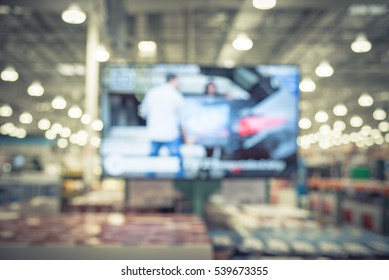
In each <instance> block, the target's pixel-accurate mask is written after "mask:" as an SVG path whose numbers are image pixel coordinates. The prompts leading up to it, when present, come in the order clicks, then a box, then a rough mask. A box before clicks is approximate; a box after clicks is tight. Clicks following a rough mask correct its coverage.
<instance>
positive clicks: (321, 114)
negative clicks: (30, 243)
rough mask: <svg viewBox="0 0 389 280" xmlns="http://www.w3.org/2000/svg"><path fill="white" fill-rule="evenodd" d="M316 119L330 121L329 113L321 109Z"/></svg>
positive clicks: (322, 121)
mask: <svg viewBox="0 0 389 280" xmlns="http://www.w3.org/2000/svg"><path fill="white" fill-rule="evenodd" d="M315 120H316V121H317V122H320V123H324V122H326V121H328V114H327V113H326V112H324V111H319V112H317V113H316V114H315Z"/></svg>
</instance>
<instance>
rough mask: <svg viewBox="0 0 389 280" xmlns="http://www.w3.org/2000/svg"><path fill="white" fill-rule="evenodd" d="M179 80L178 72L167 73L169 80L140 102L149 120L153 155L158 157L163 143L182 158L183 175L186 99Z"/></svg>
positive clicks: (147, 94)
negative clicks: (181, 147) (183, 132)
mask: <svg viewBox="0 0 389 280" xmlns="http://www.w3.org/2000/svg"><path fill="white" fill-rule="evenodd" d="M178 87H179V79H178V77H177V75H175V74H168V75H167V76H166V83H163V84H161V85H158V86H156V87H154V88H152V89H150V90H149V91H148V92H147V93H146V96H145V98H144V99H143V101H142V103H141V104H140V115H141V116H142V117H144V118H145V119H146V126H147V132H148V136H149V139H150V144H151V149H150V154H149V155H150V156H153V157H155V156H158V155H159V151H160V149H161V148H162V147H163V146H166V147H167V149H168V150H169V154H170V156H174V157H178V158H179V161H180V171H179V174H177V176H181V175H182V156H181V153H180V146H181V143H182V140H181V135H182V131H181V125H180V116H181V110H182V107H183V104H184V98H183V96H182V94H181V92H180V91H179V90H178Z"/></svg>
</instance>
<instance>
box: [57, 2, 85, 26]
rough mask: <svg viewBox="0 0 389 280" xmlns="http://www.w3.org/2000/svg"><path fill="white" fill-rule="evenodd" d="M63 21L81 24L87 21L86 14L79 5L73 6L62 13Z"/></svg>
mask: <svg viewBox="0 0 389 280" xmlns="http://www.w3.org/2000/svg"><path fill="white" fill-rule="evenodd" d="M62 20H63V21H64V22H67V23H70V24H81V23H83V22H84V21H85V20H86V14H85V12H83V11H82V10H81V8H80V7H79V6H78V5H76V4H72V5H70V6H69V8H67V9H66V10H65V11H63V12H62Z"/></svg>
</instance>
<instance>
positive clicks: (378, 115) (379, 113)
mask: <svg viewBox="0 0 389 280" xmlns="http://www.w3.org/2000/svg"><path fill="white" fill-rule="evenodd" d="M373 118H374V119H375V120H377V121H383V120H384V119H385V118H386V112H385V111H384V110H382V109H381V108H377V109H375V110H374V112H373Z"/></svg>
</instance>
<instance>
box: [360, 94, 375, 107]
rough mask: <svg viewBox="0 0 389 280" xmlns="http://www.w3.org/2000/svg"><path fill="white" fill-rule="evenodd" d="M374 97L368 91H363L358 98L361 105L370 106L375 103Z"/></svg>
mask: <svg viewBox="0 0 389 280" xmlns="http://www.w3.org/2000/svg"><path fill="white" fill-rule="evenodd" d="M373 103H374V99H373V97H371V95H370V94H368V93H362V94H361V96H360V97H359V98H358V104H359V105H360V106H361V107H370V106H371V105H373Z"/></svg>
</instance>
